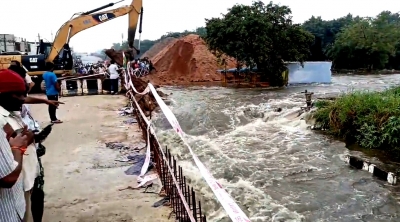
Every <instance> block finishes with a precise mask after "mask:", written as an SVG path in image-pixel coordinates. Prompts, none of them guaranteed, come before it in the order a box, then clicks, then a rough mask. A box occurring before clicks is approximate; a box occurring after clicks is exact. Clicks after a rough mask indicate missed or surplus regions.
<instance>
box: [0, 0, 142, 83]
mask: <svg viewBox="0 0 400 222" xmlns="http://www.w3.org/2000/svg"><path fill="white" fill-rule="evenodd" d="M122 1H124V0H122ZM122 1H119V2H115V3H109V4H107V5H104V6H101V7H98V8H96V9H93V10H90V11H87V12H84V13H78V14H74V15H73V16H72V18H71V19H70V20H68V21H67V22H65V23H64V24H63V25H62V26H61V28H60V29H59V30H58V31H57V34H56V36H55V38H54V41H53V43H49V42H43V40H40V41H39V44H38V47H37V53H36V55H21V53H19V52H6V53H1V54H0V69H2V68H3V69H5V68H8V66H9V64H10V63H11V61H12V60H17V61H19V62H21V64H22V65H24V67H25V69H27V70H28V74H29V75H31V76H35V75H36V76H37V75H42V74H43V73H44V72H45V71H46V70H45V64H46V62H53V63H54V65H55V70H54V72H55V73H56V74H69V73H72V72H73V69H74V60H73V57H72V52H71V50H70V46H69V41H70V39H71V38H72V37H73V36H74V35H76V34H77V33H78V32H81V31H83V30H86V29H89V28H91V27H93V26H96V25H99V24H102V23H104V22H108V21H110V20H112V19H115V18H118V17H120V16H123V15H126V14H129V27H128V45H129V47H130V48H131V49H132V50H133V49H135V50H136V53H137V54H139V53H140V51H139V49H140V37H139V47H138V48H139V49H136V48H135V47H134V45H133V43H134V40H135V34H136V29H137V25H138V22H139V16H140V25H139V35H141V33H142V21H143V6H142V0H132V3H131V4H130V5H128V6H122V7H119V8H115V9H111V10H108V11H101V12H99V11H100V10H103V9H105V8H108V7H112V6H114V5H115V4H117V3H120V2H122ZM36 79H37V78H36ZM41 79H42V78H39V79H37V80H40V81H41ZM35 82H36V81H35Z"/></svg>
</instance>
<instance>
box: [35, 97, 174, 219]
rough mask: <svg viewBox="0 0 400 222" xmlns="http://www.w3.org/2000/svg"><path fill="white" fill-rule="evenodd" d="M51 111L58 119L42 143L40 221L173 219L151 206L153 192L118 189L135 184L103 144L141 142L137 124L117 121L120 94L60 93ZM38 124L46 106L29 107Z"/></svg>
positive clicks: (167, 210) (44, 119) (44, 118)
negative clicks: (57, 105)
mask: <svg viewBox="0 0 400 222" xmlns="http://www.w3.org/2000/svg"><path fill="white" fill-rule="evenodd" d="M60 100H61V101H63V102H65V105H62V106H60V108H59V109H58V111H57V115H58V117H59V118H60V119H61V120H63V121H64V123H62V124H59V125H55V126H54V128H53V132H52V133H51V134H50V136H49V138H48V139H47V140H46V141H45V143H44V145H45V146H46V147H47V152H46V155H45V156H44V157H43V160H42V161H43V165H44V169H45V193H46V197H45V199H46V202H45V213H44V219H43V221H44V222H59V221H60V222H120V221H121V222H122V221H124V222H131V221H140V222H146V221H149V222H150V221H152V222H153V221H160V222H162V221H173V220H172V219H171V220H168V219H167V217H168V215H169V213H170V212H171V209H170V208H169V207H160V208H153V207H151V205H152V204H153V203H154V202H155V201H157V200H159V199H161V197H159V196H158V195H157V194H152V193H143V189H140V190H131V189H128V190H123V191H120V190H119V189H121V188H125V187H128V186H135V185H136V184H137V183H136V178H135V177H134V176H126V175H125V174H124V170H126V169H127V166H126V164H125V163H119V162H117V161H115V159H116V158H117V157H118V155H119V153H118V151H115V150H111V149H108V148H106V147H105V145H104V143H105V142H112V141H120V142H124V141H126V142H128V141H129V143H131V144H135V143H136V144H137V143H140V142H143V140H142V139H141V138H142V136H141V133H140V132H139V131H138V127H137V125H129V126H128V125H126V124H124V123H122V121H123V120H124V119H127V117H120V116H119V115H118V114H117V113H116V111H117V110H118V109H119V108H121V107H123V106H124V105H125V104H126V100H125V97H123V96H110V95H97V96H77V97H63V98H61V99H60ZM30 107H31V110H32V113H33V116H34V118H35V119H37V120H38V121H39V122H40V123H41V124H42V126H45V125H46V124H48V123H49V121H50V120H49V117H48V113H47V106H46V105H30Z"/></svg>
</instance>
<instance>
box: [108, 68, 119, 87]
mask: <svg viewBox="0 0 400 222" xmlns="http://www.w3.org/2000/svg"><path fill="white" fill-rule="evenodd" d="M118 70H119V68H118V66H117V64H115V61H114V60H111V64H110V66H109V67H108V73H109V74H110V88H111V94H112V95H114V94H115V93H118V78H119V73H118Z"/></svg>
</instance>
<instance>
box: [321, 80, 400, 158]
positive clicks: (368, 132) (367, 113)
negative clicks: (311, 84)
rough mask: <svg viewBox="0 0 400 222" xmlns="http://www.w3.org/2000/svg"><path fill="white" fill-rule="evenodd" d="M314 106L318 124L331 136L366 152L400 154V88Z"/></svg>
mask: <svg viewBox="0 0 400 222" xmlns="http://www.w3.org/2000/svg"><path fill="white" fill-rule="evenodd" d="M315 106H316V107H317V108H318V109H317V111H316V113H315V115H314V117H315V119H316V122H317V123H318V124H320V125H321V126H322V127H324V128H326V129H327V130H328V132H329V133H330V134H332V135H334V136H337V137H339V138H340V139H344V140H347V141H351V142H356V143H358V144H359V145H360V146H362V147H364V148H370V149H385V150H389V149H396V150H397V149H399V150H400V87H395V88H391V89H388V90H385V91H383V92H369V91H353V92H350V93H348V94H344V95H342V96H340V97H339V98H337V99H336V100H334V101H319V102H317V103H316V104H315Z"/></svg>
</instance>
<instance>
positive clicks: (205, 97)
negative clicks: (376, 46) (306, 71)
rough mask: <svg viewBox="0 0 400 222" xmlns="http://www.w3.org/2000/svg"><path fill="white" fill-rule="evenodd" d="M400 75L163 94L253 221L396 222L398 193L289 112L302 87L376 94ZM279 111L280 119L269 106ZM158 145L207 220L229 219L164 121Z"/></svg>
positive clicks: (321, 93) (321, 92) (299, 101)
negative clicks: (175, 163)
mask: <svg viewBox="0 0 400 222" xmlns="http://www.w3.org/2000/svg"><path fill="white" fill-rule="evenodd" d="M399 83H400V75H382V76H378V75H374V76H348V75H342V76H335V77H333V83H332V84H329V85H328V84H327V85H307V86H291V87H288V88H286V89H279V90H276V89H275V90H272V89H232V88H222V87H189V88H165V89H163V92H166V93H173V94H172V95H171V96H170V99H171V100H172V103H171V105H170V107H171V108H172V110H173V112H174V113H175V115H176V116H177V118H178V121H179V122H180V124H181V126H182V129H183V130H184V132H185V133H186V134H187V138H188V141H189V143H190V145H191V146H192V148H193V149H194V150H195V152H196V153H197V155H198V156H199V158H200V159H201V160H202V161H203V163H204V164H205V165H206V166H207V167H208V168H209V169H210V171H211V172H212V173H213V175H214V176H215V178H217V179H218V180H219V181H220V182H221V183H222V184H223V185H224V186H225V188H226V189H227V191H228V192H229V193H230V194H231V196H232V197H234V198H235V199H236V200H237V203H238V204H239V205H240V206H241V208H242V209H243V210H244V211H245V213H246V214H247V215H248V216H249V217H250V219H251V220H252V221H253V222H254V221H312V222H314V221H329V222H330V221H341V222H342V221H343V222H347V221H348V222H350V221H371V222H372V221H374V222H378V221H400V204H399V199H400V194H399V193H398V192H399V189H398V188H396V187H391V186H389V185H387V184H386V183H385V182H382V181H379V180H376V179H374V178H373V177H372V176H371V174H369V173H368V172H364V171H360V170H354V169H352V168H350V167H348V166H347V165H346V164H345V162H344V156H345V155H346V154H348V153H349V152H350V151H349V150H348V149H346V148H345V147H344V144H343V143H341V142H337V141H332V140H329V139H328V138H327V137H325V136H323V135H319V134H316V133H314V132H312V131H310V130H309V129H307V125H306V124H305V123H304V121H301V120H300V119H299V118H294V116H293V115H290V114H291V113H293V112H295V111H296V110H298V109H299V107H300V106H304V105H305V99H304V94H302V93H301V92H302V91H304V90H305V89H307V90H308V91H312V92H314V94H315V95H314V97H315V98H318V97H327V96H328V97H329V96H334V95H338V94H339V93H341V92H346V91H348V90H351V89H355V90H359V89H370V90H381V89H384V88H386V87H389V86H391V85H395V84H399ZM277 107H280V108H282V109H283V111H282V112H281V113H275V112H273V109H274V108H277ZM155 125H156V127H157V132H158V134H159V139H160V140H161V143H162V144H163V145H168V147H169V148H170V149H171V151H172V152H173V153H174V154H175V155H178V159H179V160H180V164H181V165H182V166H183V167H184V173H185V174H186V175H187V176H188V177H189V178H191V180H192V181H191V183H192V184H193V185H194V186H195V188H197V189H198V190H199V191H198V196H199V195H200V194H201V195H202V196H203V201H202V202H203V203H205V205H206V206H205V210H206V213H207V217H208V218H209V221H230V219H229V218H228V217H227V216H226V213H225V211H224V210H223V209H222V208H221V207H220V205H219V204H217V203H216V202H215V200H214V196H213V193H212V191H211V190H210V189H209V188H208V187H207V185H206V183H205V181H204V180H203V179H202V178H201V176H200V173H199V171H198V170H197V168H196V166H195V165H194V163H193V161H192V158H191V156H190V154H189V152H188V150H187V148H186V147H184V146H183V145H182V143H181V142H180V139H179V138H178V137H177V136H176V135H175V134H174V133H173V132H172V131H171V130H170V127H169V124H168V123H167V121H166V120H165V119H164V118H163V117H159V118H158V119H157V121H156V122H155Z"/></svg>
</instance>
